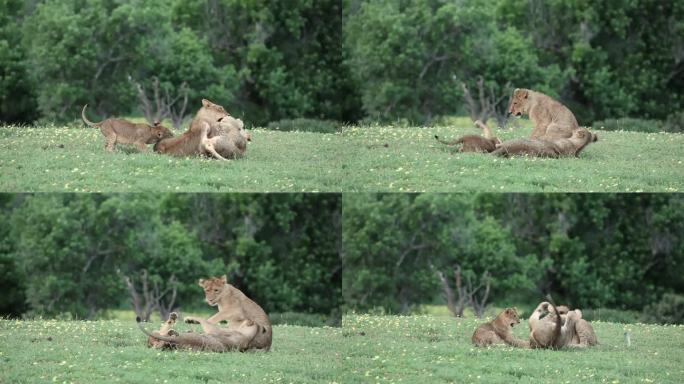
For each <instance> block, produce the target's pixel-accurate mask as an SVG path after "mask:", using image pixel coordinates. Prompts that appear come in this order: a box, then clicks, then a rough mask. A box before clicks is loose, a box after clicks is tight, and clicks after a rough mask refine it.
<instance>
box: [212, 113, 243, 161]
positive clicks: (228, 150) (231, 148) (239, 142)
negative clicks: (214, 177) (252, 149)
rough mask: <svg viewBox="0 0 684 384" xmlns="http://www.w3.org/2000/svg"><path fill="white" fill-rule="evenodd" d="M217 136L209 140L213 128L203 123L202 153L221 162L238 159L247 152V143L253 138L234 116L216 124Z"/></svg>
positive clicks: (224, 118) (223, 118) (221, 119)
mask: <svg viewBox="0 0 684 384" xmlns="http://www.w3.org/2000/svg"><path fill="white" fill-rule="evenodd" d="M216 126H217V127H215V131H216V132H217V134H216V136H214V137H211V138H209V137H208V134H209V132H210V131H211V126H210V125H209V124H208V123H206V122H203V123H202V133H201V135H200V153H201V154H203V155H206V156H209V157H214V158H216V159H219V160H228V159H237V158H240V157H242V156H243V155H244V154H245V152H246V151H247V142H248V141H252V137H251V135H250V134H249V133H247V131H246V130H245V128H244V123H243V122H242V120H240V119H236V118H234V117H232V116H226V117H222V118H220V119H219V120H218V122H217V123H216Z"/></svg>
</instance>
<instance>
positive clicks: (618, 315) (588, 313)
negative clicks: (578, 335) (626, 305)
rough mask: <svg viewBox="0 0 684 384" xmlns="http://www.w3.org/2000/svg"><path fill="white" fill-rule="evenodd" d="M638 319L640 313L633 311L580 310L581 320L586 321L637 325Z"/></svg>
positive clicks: (607, 309)
mask: <svg viewBox="0 0 684 384" xmlns="http://www.w3.org/2000/svg"><path fill="white" fill-rule="evenodd" d="M640 317H641V313H640V312H639V311H633V310H632V311H630V310H623V309H611V308H598V309H582V318H583V319H584V320H587V321H606V322H611V323H623V324H633V323H638V322H639V320H640Z"/></svg>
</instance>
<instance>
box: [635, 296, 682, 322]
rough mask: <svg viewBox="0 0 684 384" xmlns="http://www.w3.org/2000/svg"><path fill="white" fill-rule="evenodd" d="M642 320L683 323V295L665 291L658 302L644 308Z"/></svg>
mask: <svg viewBox="0 0 684 384" xmlns="http://www.w3.org/2000/svg"><path fill="white" fill-rule="evenodd" d="M642 319H643V321H644V322H649V323H659V324H684V295H677V294H674V293H666V294H665V295H663V297H662V299H660V301H659V302H657V303H653V304H651V305H649V306H648V307H646V308H644V313H643V315H642Z"/></svg>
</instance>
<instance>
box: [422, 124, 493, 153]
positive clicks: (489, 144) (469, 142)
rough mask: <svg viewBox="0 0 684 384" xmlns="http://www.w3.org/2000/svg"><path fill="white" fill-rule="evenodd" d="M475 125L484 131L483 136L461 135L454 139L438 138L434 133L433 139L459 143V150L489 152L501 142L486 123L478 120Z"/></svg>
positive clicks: (449, 143)
mask: <svg viewBox="0 0 684 384" xmlns="http://www.w3.org/2000/svg"><path fill="white" fill-rule="evenodd" d="M475 126H476V127H478V128H480V129H482V130H483V131H484V137H482V136H478V135H465V136H461V137H459V138H458V139H456V140H454V141H444V140H440V138H439V136H436V135H435V139H436V140H437V141H439V142H440V143H442V144H446V145H449V146H451V145H458V144H461V148H460V149H459V150H458V151H459V152H484V153H489V152H492V151H494V150H495V149H496V146H497V144H501V140H499V139H498V138H497V137H494V135H492V131H491V130H490V129H489V127H488V126H487V125H485V124H484V123H483V122H481V121H480V120H477V121H475Z"/></svg>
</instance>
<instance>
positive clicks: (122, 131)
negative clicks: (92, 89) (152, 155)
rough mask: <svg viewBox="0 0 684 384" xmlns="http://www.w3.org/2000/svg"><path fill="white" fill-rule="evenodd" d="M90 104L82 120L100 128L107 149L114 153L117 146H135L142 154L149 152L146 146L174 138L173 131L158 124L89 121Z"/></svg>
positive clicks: (113, 120) (115, 120)
mask: <svg viewBox="0 0 684 384" xmlns="http://www.w3.org/2000/svg"><path fill="white" fill-rule="evenodd" d="M86 107H88V104H86V105H84V106H83V110H82V111H81V118H82V119H83V122H84V123H86V124H87V125H88V126H90V127H93V128H100V132H102V134H103V135H104V137H105V139H106V144H105V149H106V150H107V151H109V152H114V147H116V145H117V144H133V145H135V146H136V147H138V149H139V150H140V151H142V152H146V151H147V145H146V144H157V143H158V142H159V141H160V140H162V139H165V138H169V137H173V133H171V131H170V130H169V129H168V128H166V127H164V126H162V125H161V124H159V122H156V123H155V124H154V126H150V125H148V124H136V123H131V122H130V121H127V120H123V119H106V120H103V121H101V122H99V123H93V122H92V121H89V120H88V119H87V118H86V116H85V110H86Z"/></svg>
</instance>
